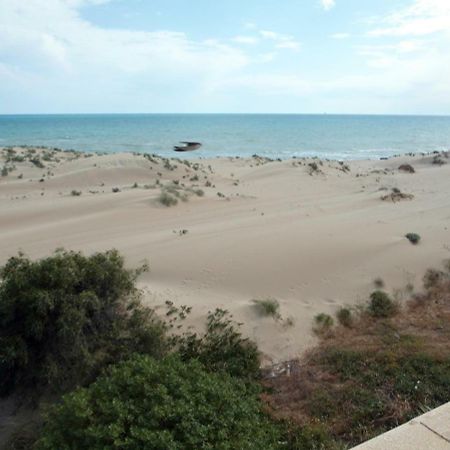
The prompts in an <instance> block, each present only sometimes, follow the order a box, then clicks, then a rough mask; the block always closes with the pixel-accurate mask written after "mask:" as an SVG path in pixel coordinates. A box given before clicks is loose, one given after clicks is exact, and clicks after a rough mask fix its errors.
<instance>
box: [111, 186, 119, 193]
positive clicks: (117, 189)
mask: <svg viewBox="0 0 450 450" xmlns="http://www.w3.org/2000/svg"><path fill="white" fill-rule="evenodd" d="M111 190H112V192H113V193H114V194H117V193H118V192H120V189H119V188H118V187H113V188H112V189H111Z"/></svg>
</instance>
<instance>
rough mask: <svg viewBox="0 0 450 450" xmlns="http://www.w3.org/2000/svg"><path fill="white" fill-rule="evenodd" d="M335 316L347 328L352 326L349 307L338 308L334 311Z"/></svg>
mask: <svg viewBox="0 0 450 450" xmlns="http://www.w3.org/2000/svg"><path fill="white" fill-rule="evenodd" d="M336 317H337V319H338V321H339V323H340V324H341V325H343V326H344V327H347V328H348V327H351V326H352V312H351V310H350V309H349V308H340V309H339V310H338V312H337V313H336Z"/></svg>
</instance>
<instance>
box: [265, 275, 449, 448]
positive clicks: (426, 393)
mask: <svg viewBox="0 0 450 450" xmlns="http://www.w3.org/2000/svg"><path fill="white" fill-rule="evenodd" d="M436 273H439V275H438V276H436ZM430 280H431V281H430ZM425 281H426V282H427V283H426V286H428V288H427V290H426V292H425V293H424V294H423V295H420V296H419V295H416V296H415V297H414V298H413V299H412V300H411V301H410V302H409V303H407V304H406V305H405V307H404V308H401V309H400V308H399V306H398V305H395V303H393V302H392V300H391V299H390V298H389V296H387V294H385V293H382V292H381V291H376V292H375V293H373V294H372V296H371V299H370V302H369V303H368V305H367V308H365V309H362V310H361V311H360V312H359V313H358V314H353V315H352V324H351V327H348V326H346V324H342V325H338V326H337V327H334V328H332V329H331V330H329V332H327V333H324V334H322V339H321V342H320V344H319V345H318V346H317V347H316V348H314V349H312V350H311V351H310V352H309V353H308V354H307V355H306V357H305V358H304V359H303V360H302V361H301V364H300V367H301V370H297V371H293V373H292V374H291V376H290V377H280V378H275V379H272V380H268V381H266V382H265V383H266V386H267V388H268V389H269V391H268V393H267V394H265V399H266V401H267V402H268V404H269V405H270V407H271V409H272V414H273V415H274V416H275V417H279V418H284V419H289V420H291V421H292V422H294V423H295V424H297V426H311V425H315V426H320V427H322V430H323V431H324V433H325V435H326V436H328V437H329V438H330V439H332V441H333V442H334V443H335V445H338V446H339V445H343V446H350V447H351V446H353V445H357V444H359V443H361V442H362V441H364V440H367V439H370V438H371V437H374V436H376V435H378V434H381V433H383V432H385V431H387V430H389V429H391V428H393V427H396V426H398V425H400V424H402V423H404V422H406V421H408V420H410V419H412V418H413V417H415V416H417V415H420V414H422V413H423V412H425V411H426V410H428V409H432V408H435V407H437V406H439V405H441V404H443V403H445V402H447V401H448V400H449V396H450V271H448V270H447V271H445V272H444V271H442V272H437V271H432V273H431V272H430V273H428V275H427V276H426V280H425ZM326 448H328V447H326Z"/></svg>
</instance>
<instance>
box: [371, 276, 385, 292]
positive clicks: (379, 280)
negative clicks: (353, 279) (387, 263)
mask: <svg viewBox="0 0 450 450" xmlns="http://www.w3.org/2000/svg"><path fill="white" fill-rule="evenodd" d="M373 284H374V286H375V287H376V288H377V289H383V288H384V280H383V279H382V278H380V277H378V278H375V280H373Z"/></svg>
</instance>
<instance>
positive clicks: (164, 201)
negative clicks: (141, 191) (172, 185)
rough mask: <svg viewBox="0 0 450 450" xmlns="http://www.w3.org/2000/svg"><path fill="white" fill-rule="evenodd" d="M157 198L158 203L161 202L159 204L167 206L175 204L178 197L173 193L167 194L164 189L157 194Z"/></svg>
mask: <svg viewBox="0 0 450 450" xmlns="http://www.w3.org/2000/svg"><path fill="white" fill-rule="evenodd" d="M157 200H158V202H159V203H161V205H164V206H167V207H170V206H175V205H177V204H178V199H177V198H176V197H175V196H174V195H172V194H169V193H168V192H166V191H162V192H161V194H159V197H158V199H157Z"/></svg>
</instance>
